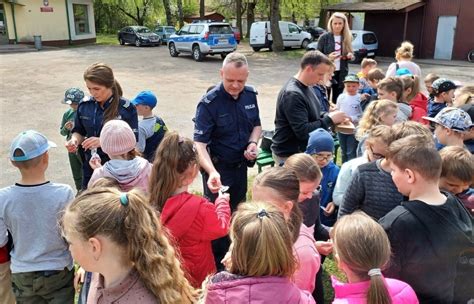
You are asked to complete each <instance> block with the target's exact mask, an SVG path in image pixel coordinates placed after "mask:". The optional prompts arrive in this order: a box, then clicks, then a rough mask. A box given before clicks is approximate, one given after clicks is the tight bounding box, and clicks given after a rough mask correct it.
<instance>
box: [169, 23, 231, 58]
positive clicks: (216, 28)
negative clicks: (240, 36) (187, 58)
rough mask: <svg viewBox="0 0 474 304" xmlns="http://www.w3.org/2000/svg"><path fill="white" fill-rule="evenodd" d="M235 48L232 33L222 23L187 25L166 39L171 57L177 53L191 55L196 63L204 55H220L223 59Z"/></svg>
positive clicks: (228, 27) (225, 24)
mask: <svg viewBox="0 0 474 304" xmlns="http://www.w3.org/2000/svg"><path fill="white" fill-rule="evenodd" d="M236 48H237V41H236V39H235V36H234V31H233V30H232V27H231V26H230V25H229V24H228V23H224V22H197V23H192V24H187V25H185V26H183V27H182V28H181V29H180V30H179V31H177V32H176V33H175V34H173V35H171V36H170V37H169V38H168V49H169V51H170V55H171V57H177V56H178V55H179V53H191V54H192V56H193V58H194V60H196V61H201V60H202V59H203V58H204V57H205V56H206V55H215V54H220V55H221V57H222V59H224V58H225V56H226V55H227V54H228V53H231V52H233V51H235V49H236Z"/></svg>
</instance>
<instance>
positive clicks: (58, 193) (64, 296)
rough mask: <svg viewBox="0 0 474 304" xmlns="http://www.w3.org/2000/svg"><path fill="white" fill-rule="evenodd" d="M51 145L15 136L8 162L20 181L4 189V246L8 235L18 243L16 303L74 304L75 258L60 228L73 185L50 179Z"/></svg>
mask: <svg viewBox="0 0 474 304" xmlns="http://www.w3.org/2000/svg"><path fill="white" fill-rule="evenodd" d="M52 146H55V145H54V144H53V143H51V142H49V141H48V139H47V138H46V137H45V136H44V135H43V134H41V133H38V132H36V131H33V130H29V131H24V132H22V133H20V134H19V135H18V136H17V137H15V139H14V140H13V142H12V144H11V147H10V161H11V163H12V165H13V166H15V167H16V168H18V170H19V171H20V174H21V179H20V181H19V182H18V183H16V184H15V185H12V186H9V187H6V188H3V189H0V246H4V245H5V244H6V243H7V241H8V238H7V230H8V231H9V232H10V233H11V236H12V239H13V243H14V247H13V249H12V251H11V253H10V256H11V272H12V278H11V281H12V287H13V292H14V294H15V297H16V300H17V302H18V303H46V302H47V303H73V301H74V286H73V278H74V269H73V262H72V257H71V254H70V252H69V250H68V245H67V243H66V242H65V241H64V240H63V238H62V237H61V233H60V231H59V225H58V221H59V219H60V215H61V213H62V212H63V211H64V209H65V207H66V205H67V204H68V203H69V202H70V201H72V200H73V199H74V193H73V191H72V189H71V187H70V186H68V185H64V184H56V183H52V182H50V181H48V180H47V179H46V176H45V172H46V170H47V168H48V164H49V153H48V150H49V148H50V147H52ZM2 303H3V299H2Z"/></svg>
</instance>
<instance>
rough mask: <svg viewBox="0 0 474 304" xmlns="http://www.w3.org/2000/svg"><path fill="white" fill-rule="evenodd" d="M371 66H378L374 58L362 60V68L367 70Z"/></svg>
mask: <svg viewBox="0 0 474 304" xmlns="http://www.w3.org/2000/svg"><path fill="white" fill-rule="evenodd" d="M369 65H375V66H376V65H377V61H375V60H374V59H372V58H364V59H362V62H361V63H360V67H361V68H363V69H365V68H366V67H367V66H369Z"/></svg>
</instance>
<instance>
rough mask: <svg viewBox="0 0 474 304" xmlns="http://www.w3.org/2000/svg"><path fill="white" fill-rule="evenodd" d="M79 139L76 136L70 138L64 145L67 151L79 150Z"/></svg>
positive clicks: (74, 151)
mask: <svg viewBox="0 0 474 304" xmlns="http://www.w3.org/2000/svg"><path fill="white" fill-rule="evenodd" d="M77 145H78V144H77V139H75V138H71V139H70V140H68V141H67V142H66V143H65V144H64V146H65V147H66V149H67V151H68V152H69V153H76V151H77Z"/></svg>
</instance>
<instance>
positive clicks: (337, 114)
mask: <svg viewBox="0 0 474 304" xmlns="http://www.w3.org/2000/svg"><path fill="white" fill-rule="evenodd" d="M328 116H329V118H331V120H332V122H333V123H334V124H335V125H338V124H340V123H343V122H345V121H348V120H349V117H348V116H347V115H346V113H344V112H342V111H333V112H329V113H328Z"/></svg>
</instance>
